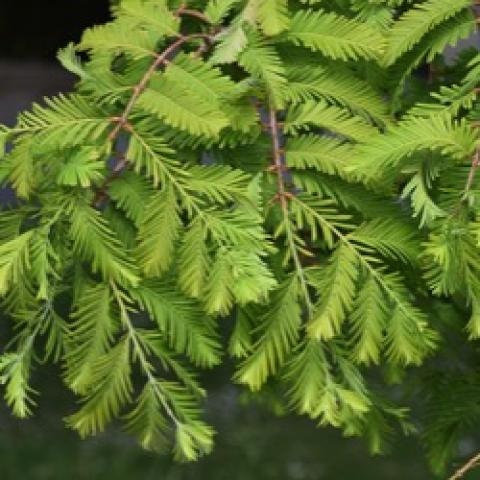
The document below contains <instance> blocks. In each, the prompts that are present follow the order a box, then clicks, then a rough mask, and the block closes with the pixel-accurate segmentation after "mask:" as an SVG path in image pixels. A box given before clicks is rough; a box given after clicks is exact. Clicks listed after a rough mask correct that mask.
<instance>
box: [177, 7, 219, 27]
mask: <svg viewBox="0 0 480 480" xmlns="http://www.w3.org/2000/svg"><path fill="white" fill-rule="evenodd" d="M182 15H185V16H187V17H194V18H196V19H198V20H201V21H202V22H205V23H212V22H211V21H210V19H209V18H208V17H207V16H206V15H205V14H204V13H202V12H199V11H198V10H192V9H190V8H185V5H180V7H179V8H178V9H177V11H176V12H175V16H177V17H181V16H182Z"/></svg>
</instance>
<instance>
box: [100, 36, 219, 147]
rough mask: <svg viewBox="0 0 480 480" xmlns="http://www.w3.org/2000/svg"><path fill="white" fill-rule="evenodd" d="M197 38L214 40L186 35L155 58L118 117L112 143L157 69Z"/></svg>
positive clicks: (111, 136) (207, 37)
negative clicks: (185, 44) (184, 45)
mask: <svg viewBox="0 0 480 480" xmlns="http://www.w3.org/2000/svg"><path fill="white" fill-rule="evenodd" d="M197 38H202V39H208V40H212V36H211V35H208V34H206V33H193V34H191V35H186V36H183V37H180V38H179V39H177V40H176V41H175V42H173V43H172V44H171V45H170V46H169V47H167V48H166V49H165V50H164V51H163V52H162V53H161V54H158V55H157V56H156V57H155V61H154V62H153V63H152V64H151V65H150V67H149V69H148V70H147V71H146V72H145V75H144V76H143V77H142V79H141V80H140V82H139V83H138V84H137V85H135V87H134V88H133V95H132V96H131V97H130V100H129V102H128V104H127V106H126V107H125V110H124V111H123V113H122V115H121V116H120V117H117V119H116V125H115V128H114V129H113V130H112V131H111V132H110V135H109V136H108V139H109V140H110V141H112V142H113V141H114V140H115V139H116V138H117V137H118V135H119V133H120V132H121V130H122V129H123V128H124V127H125V125H127V123H128V117H129V116H130V114H131V113H132V110H133V108H134V107H135V105H136V103H137V101H138V98H139V97H140V95H141V94H142V93H143V91H144V90H145V88H146V87H147V85H148V83H149V82H150V80H151V78H152V76H153V75H154V73H155V72H156V71H157V69H158V68H159V67H160V66H161V65H162V64H164V63H165V62H168V61H169V60H170V55H172V54H173V53H174V52H175V51H176V50H177V49H178V48H180V47H181V46H182V45H183V44H184V43H187V42H189V41H191V40H195V39H197Z"/></svg>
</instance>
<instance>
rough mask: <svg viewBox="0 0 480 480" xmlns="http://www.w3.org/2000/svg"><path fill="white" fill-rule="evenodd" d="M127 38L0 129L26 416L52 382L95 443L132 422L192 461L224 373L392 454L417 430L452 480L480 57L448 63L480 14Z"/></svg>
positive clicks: (100, 41)
mask: <svg viewBox="0 0 480 480" xmlns="http://www.w3.org/2000/svg"><path fill="white" fill-rule="evenodd" d="M112 14H113V20H112V21H111V22H110V23H108V24H106V25H102V26H96V27H93V28H91V29H89V30H87V31H86V32H85V33H84V35H83V38H82V40H81V42H80V43H79V44H78V45H73V44H72V45H69V46H68V47H66V48H65V49H63V50H62V51H61V52H60V54H59V60H60V61H61V63H62V64H63V65H64V67H65V68H67V69H68V70H70V71H71V72H73V73H74V74H75V75H77V76H78V83H77V87H76V90H75V92H74V93H71V94H68V95H60V96H57V97H55V98H51V99H45V101H44V102H43V103H42V104H38V105H34V106H33V108H32V109H31V111H29V112H25V113H22V114H20V115H19V118H18V122H17V124H16V125H15V126H14V127H12V128H8V127H1V129H0V144H1V154H2V157H1V162H0V177H1V180H2V182H3V183H4V185H6V186H9V187H10V188H13V190H14V191H15V193H16V198H17V199H16V201H15V202H14V203H13V204H12V205H10V206H9V207H8V208H4V209H3V210H2V211H1V213H0V241H1V243H0V294H1V296H2V305H3V306H2V312H3V314H4V316H5V318H7V319H9V322H10V325H11V328H12V332H14V333H13V334H12V341H11V342H10V344H9V346H8V347H7V348H6V350H5V352H4V353H3V355H2V356H1V357H0V380H1V383H3V385H4V392H5V400H6V402H7V404H8V405H9V406H10V407H11V409H12V411H13V413H14V414H15V415H17V416H19V417H27V416H29V415H31V414H32V412H33V411H34V407H35V404H36V402H37V401H38V395H39V393H38V392H37V390H38V389H39V386H38V385H36V384H35V375H34V374H33V372H34V370H35V369H38V368H40V366H41V365H42V364H43V363H44V362H52V363H58V364H59V365H60V366H61V371H62V375H63V381H64V383H65V385H66V386H67V387H68V388H69V389H70V390H71V391H72V392H73V393H74V394H76V395H77V396H78V399H79V407H78V409H77V411H76V412H75V413H73V414H71V415H70V416H69V417H68V418H67V419H66V423H67V425H68V426H69V427H71V428H73V429H75V430H77V431H78V432H79V434H80V435H81V436H82V437H83V436H88V435H93V434H96V433H98V432H101V431H103V430H104V429H105V428H106V427H107V425H108V424H110V423H111V422H112V421H120V422H121V423H122V424H123V425H124V426H125V428H126V430H127V431H128V432H129V433H130V434H132V435H133V436H135V437H136V438H137V439H138V441H139V443H140V444H141V445H142V446H143V447H144V448H146V449H149V450H155V451H161V452H163V451H171V450H173V452H174V455H175V457H176V458H177V459H178V460H183V461H190V460H196V459H197V458H198V457H199V456H201V455H203V454H205V453H208V452H210V451H211V449H212V445H213V436H214V432H213V429H212V428H211V427H210V426H209V425H208V424H207V423H206V422H205V420H204V419H203V414H202V408H203V402H204V400H203V398H204V397H205V391H204V390H203V389H202V387H201V385H200V383H199V380H198V375H199V373H200V372H201V371H202V370H203V369H208V368H212V367H214V366H216V365H218V364H219V363H221V362H222V361H224V359H225V358H226V357H227V356H230V357H232V358H234V359H235V361H236V370H235V373H234V376H233V380H234V382H236V383H238V384H243V385H244V386H246V387H247V388H249V389H250V390H252V391H254V392H256V395H258V396H260V395H262V391H263V389H262V387H268V388H270V389H273V390H274V392H275V394H276V395H277V396H278V399H279V401H281V402H283V403H284V404H285V406H286V407H287V408H289V409H291V410H292V411H295V412H298V413H299V414H305V415H307V416H309V417H310V418H312V419H313V420H314V421H315V422H317V423H318V424H319V425H332V426H335V427H338V428H340V429H342V430H343V431H344V433H345V434H346V435H348V436H352V435H362V436H365V437H366V438H367V440H368V442H369V445H370V447H371V450H372V451H373V452H374V453H377V452H381V451H382V450H383V449H384V446H385V442H386V441H387V440H388V437H389V436H390V434H391V433H392V432H393V431H394V430H396V429H398V428H400V429H402V430H403V431H405V432H406V433H411V432H413V431H418V432H420V434H421V437H422V440H423V442H424V444H425V446H426V449H427V452H428V454H429V457H430V459H431V463H432V467H433V468H434V470H436V471H437V472H441V471H442V470H443V469H444V468H445V466H446V465H447V464H448V462H449V460H450V458H451V456H452V455H453V454H454V453H455V448H456V445H457V443H458V441H459V440H460V439H461V438H462V435H464V432H465V431H466V430H468V429H469V428H474V427H475V425H478V423H475V422H477V421H478V420H480V408H479V407H478V405H479V399H480V378H479V377H478V372H477V371H476V364H477V360H478V352H477V350H478V349H477V348H476V341H477V339H478V338H479V337H480V198H479V196H478V190H479V187H480V183H479V182H480V177H479V176H478V175H476V170H477V168H478V166H479V164H480V150H479V148H480V147H479V145H480V142H479V135H478V125H479V121H480V113H479V112H480V110H479V108H478V101H477V96H478V93H479V92H480V90H479V88H478V86H477V85H478V83H479V79H480V56H478V54H477V53H476V51H474V50H468V49H467V50H465V51H464V52H462V53H461V54H460V55H459V56H458V58H457V60H456V63H455V64H453V65H452V64H447V63H445V62H444V61H443V52H444V51H445V49H446V47H448V46H449V45H455V44H456V43H457V41H458V40H460V39H462V38H466V37H468V36H469V35H471V34H472V33H473V32H474V31H475V28H476V23H477V22H476V18H475V11H474V6H473V5H472V2H471V1H470V0H469V1H465V0H461V1H460V0H427V1H421V2H417V1H413V2H412V1H407V0H404V1H402V0H395V1H394V0H378V1H368V0H351V1H342V0H338V1H329V2H326V1H322V0H318V1H317V0H315V1H310V2H304V3H299V2H289V3H288V4H287V2H286V1H285V0H210V1H208V2H205V1H201V0H199V1H195V0H193V1H192V2H188V3H180V2H179V1H176V0H172V1H169V2H167V1H165V0H123V1H120V2H116V5H115V6H113V7H112ZM425 71H427V75H426V76H425V74H424V72H425ZM425 77H428V78H425ZM225 332H229V333H228V334H227V333H225ZM460 351H461V352H462V353H460ZM411 367H415V368H411ZM393 383H397V384H398V385H396V386H395V387H392V384H393ZM267 384H268V385H267ZM394 391H395V392H397V393H396V395H393V394H392V392H394ZM399 391H400V392H403V393H402V398H401V399H400V401H399V398H398V392H399ZM392 399H394V400H395V401H393V400H392ZM409 404H410V406H412V407H413V409H412V413H411V415H409V411H408V408H406V407H408V405H409ZM417 411H418V412H417ZM412 419H413V420H414V421H412ZM413 425H415V426H416V428H414V427H413Z"/></svg>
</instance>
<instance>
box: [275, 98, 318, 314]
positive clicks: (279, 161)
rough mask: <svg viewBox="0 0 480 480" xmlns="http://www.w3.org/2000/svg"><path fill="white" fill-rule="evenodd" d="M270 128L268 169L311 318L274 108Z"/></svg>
mask: <svg viewBox="0 0 480 480" xmlns="http://www.w3.org/2000/svg"><path fill="white" fill-rule="evenodd" d="M268 128H269V131H270V136H271V139H272V165H271V166H270V167H269V168H268V170H269V171H271V172H275V173H276V177H277V195H276V196H275V199H278V201H279V203H280V208H281V209H282V213H283V218H284V223H285V235H286V238H287V242H288V246H289V249H290V253H291V255H292V260H293V263H294V265H295V270H296V271H297V275H298V278H299V280H300V285H301V287H302V292H303V295H304V297H305V306H306V308H307V314H308V317H309V318H311V316H312V315H313V310H314V307H313V303H312V300H311V298H310V293H309V291H308V285H307V281H306V278H305V274H304V271H303V265H302V262H301V260H300V256H299V254H298V250H297V246H296V244H295V236H294V231H293V229H292V225H291V221H290V207H289V204H288V203H289V200H291V199H292V198H293V197H294V194H293V193H291V192H289V191H288V189H287V187H286V185H285V174H286V173H287V172H288V167H287V165H286V164H285V152H284V150H283V148H282V146H281V140H280V133H281V128H282V127H281V124H280V123H279V122H278V119H277V111H276V110H275V108H273V107H270V109H269V121H268Z"/></svg>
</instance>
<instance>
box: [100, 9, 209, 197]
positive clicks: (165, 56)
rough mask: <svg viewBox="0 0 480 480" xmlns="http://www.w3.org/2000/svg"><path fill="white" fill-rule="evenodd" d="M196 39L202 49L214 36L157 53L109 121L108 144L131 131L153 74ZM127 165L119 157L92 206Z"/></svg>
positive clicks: (180, 40)
mask: <svg viewBox="0 0 480 480" xmlns="http://www.w3.org/2000/svg"><path fill="white" fill-rule="evenodd" d="M183 12H184V11H183ZM196 39H202V40H204V43H203V45H202V47H205V45H208V44H210V43H212V42H213V40H214V36H213V34H206V33H193V34H190V35H185V36H181V37H180V38H178V39H177V40H175V41H174V42H173V43H171V44H170V45H169V46H168V47H167V48H166V49H165V50H164V51H163V52H162V53H159V54H158V55H156V57H155V60H154V62H153V63H152V64H151V65H150V67H149V68H148V70H147V71H146V72H145V74H144V75H143V77H142V78H141V80H140V82H139V83H137V84H136V85H135V86H134V87H133V94H132V96H131V97H130V99H129V101H128V103H127V105H126V107H125V109H124V110H123V112H122V113H121V115H119V116H117V117H112V118H111V121H112V122H113V123H114V124H115V128H114V129H113V130H112V131H111V132H110V134H109V135H108V141H109V142H112V143H113V142H114V141H115V140H116V139H117V138H118V136H119V135H120V132H121V131H122V130H127V131H131V126H130V124H129V121H128V119H129V117H130V114H131V113H132V110H133V109H134V108H135V105H136V104H137V101H138V99H139V98H140V95H141V94H142V93H143V92H144V91H145V89H146V88H147V86H148V84H149V82H150V80H151V79H152V77H153V75H154V74H155V72H156V71H157V70H158V69H159V68H160V67H161V66H162V65H167V64H168V62H170V61H171V60H172V58H173V57H174V56H175V54H176V53H177V52H178V51H179V49H180V47H181V46H182V45H184V44H185V43H187V42H190V41H192V40H196ZM203 50H204V49H202V51H203ZM127 165H128V160H127V159H125V157H124V156H122V157H119V160H118V161H117V162H116V163H115V165H114V166H113V169H112V171H111V172H110V175H109V176H108V177H107V178H106V179H105V180H104V182H103V183H102V185H101V186H100V187H99V188H98V190H97V192H96V195H95V198H94V200H93V205H94V206H97V205H98V204H99V203H100V202H101V201H102V200H103V199H104V198H105V197H106V190H107V188H108V187H109V185H110V184H111V183H112V181H113V180H115V179H116V178H117V177H118V176H119V175H120V174H121V173H122V171H123V170H124V169H125V167H126V166H127Z"/></svg>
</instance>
